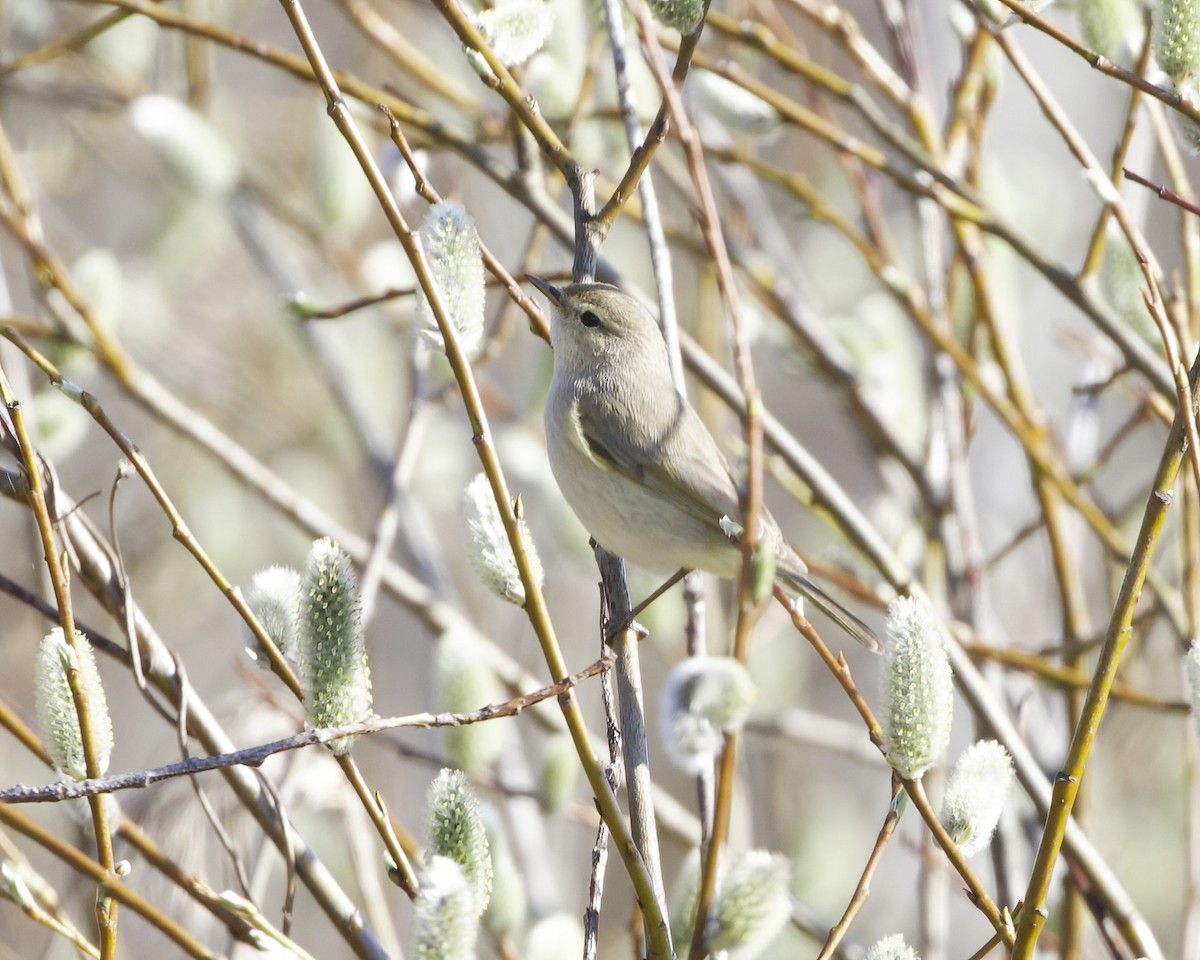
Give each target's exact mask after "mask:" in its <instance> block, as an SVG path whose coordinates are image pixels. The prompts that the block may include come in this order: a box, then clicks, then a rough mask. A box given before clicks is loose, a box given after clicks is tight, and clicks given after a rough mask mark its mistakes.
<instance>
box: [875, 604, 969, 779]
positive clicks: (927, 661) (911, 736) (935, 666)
mask: <svg viewBox="0 0 1200 960" xmlns="http://www.w3.org/2000/svg"><path fill="white" fill-rule="evenodd" d="M887 632H888V637H889V639H890V642H889V643H887V644H885V645H884V652H883V716H882V718H881V723H880V725H881V726H882V727H883V745H884V751H885V753H886V755H887V758H888V763H890V764H891V765H892V766H893V767H894V768H895V769H896V771H897V772H898V773H899V774H900V776H902V777H905V778H906V779H909V780H915V779H916V778H918V777H920V776H921V774H923V773H924V772H925V771H926V770H927V769H928V768H929V767H931V766H932V765H933V764H935V763H937V761H938V759H939V758H940V757H941V755H942V754H943V753H944V752H945V750H946V747H947V746H948V745H949V743H950V724H951V721H952V719H953V713H954V681H953V677H952V675H951V673H950V658H949V655H948V654H947V652H946V640H945V637H944V636H943V634H942V630H941V627H939V626H938V623H937V619H936V618H935V617H934V614H933V610H932V608H931V607H930V606H929V603H928V602H927V601H926V600H923V599H921V598H918V597H899V598H898V599H896V600H893V601H892V602H891V604H889V606H888V619H887Z"/></svg>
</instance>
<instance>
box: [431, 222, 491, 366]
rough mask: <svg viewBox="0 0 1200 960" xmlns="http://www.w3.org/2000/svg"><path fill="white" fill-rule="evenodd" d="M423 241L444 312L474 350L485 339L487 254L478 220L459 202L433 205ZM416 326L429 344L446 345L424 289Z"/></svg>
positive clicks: (467, 349)
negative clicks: (483, 252)
mask: <svg viewBox="0 0 1200 960" xmlns="http://www.w3.org/2000/svg"><path fill="white" fill-rule="evenodd" d="M420 235H421V243H422V244H423V245H424V248H425V258H426V261H427V262H428V264H429V272H430V274H431V275H432V278H433V282H434V283H435V284H436V285H437V289H438V293H439V295H440V297H441V301H442V305H443V306H444V307H445V308H446V316H447V318H448V319H449V320H450V322H451V323H452V324H453V325H454V329H455V331H456V332H457V334H458V339H459V344H460V345H461V346H462V348H463V350H464V351H465V352H467V353H472V352H473V351H474V350H475V349H476V347H478V346H479V342H480V340H481V339H482V338H483V304H484V285H483V257H482V256H481V255H480V253H479V234H478V233H476V231H475V221H474V220H472V219H471V215H470V214H468V213H467V211H466V209H465V208H464V207H463V206H462V205H461V204H458V203H454V202H452V201H450V200H443V201H442V202H441V203H435V204H434V205H433V206H432V207H430V208H429V212H428V213H427V214H425V222H424V223H422V224H421V233H420ZM416 325H417V329H418V330H419V331H420V332H421V336H422V338H423V339H424V340H425V342H427V343H429V344H430V345H431V346H434V347H436V348H437V349H439V350H440V349H443V348H444V344H443V342H442V332H441V329H440V328H439V327H438V325H437V320H436V319H435V318H434V315H433V307H431V306H430V304H429V299H428V298H427V297H426V296H425V293H424V291H420V292H419V293H418V296H417V316H416Z"/></svg>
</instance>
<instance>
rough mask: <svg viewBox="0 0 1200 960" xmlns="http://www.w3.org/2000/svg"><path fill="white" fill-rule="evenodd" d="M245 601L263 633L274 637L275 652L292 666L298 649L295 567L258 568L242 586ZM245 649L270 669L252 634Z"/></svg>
mask: <svg viewBox="0 0 1200 960" xmlns="http://www.w3.org/2000/svg"><path fill="white" fill-rule="evenodd" d="M246 605H247V606H249V607H250V609H251V610H252V611H253V612H254V616H255V617H256V618H257V619H258V622H259V623H260V624H262V628H263V629H264V630H265V631H266V632H267V636H269V637H270V638H271V639H272V640H274V641H275V646H277V647H278V648H279V652H280V653H282V654H283V655H284V657H285V658H287V660H289V661H290V662H291V664H292V666H293V667H296V666H297V654H298V651H299V649H300V640H299V637H300V573H299V571H297V570H293V569H292V568H291V567H280V566H275V567H267V568H266V569H264V570H259V571H258V573H256V574H255V575H254V576H253V577H252V578H251V580H250V586H249V588H248V589H247V590H246ZM246 653H247V654H248V655H249V656H250V658H251V659H252V660H253V661H254V662H255V663H256V664H257V665H258V666H260V667H262V668H264V669H268V670H269V669H270V667H271V661H270V660H268V659H267V656H266V653H265V652H264V651H263V650H262V648H261V646H260V645H259V643H258V641H257V640H255V639H254V637H253V635H251V638H250V644H249V645H248V646H247V647H246Z"/></svg>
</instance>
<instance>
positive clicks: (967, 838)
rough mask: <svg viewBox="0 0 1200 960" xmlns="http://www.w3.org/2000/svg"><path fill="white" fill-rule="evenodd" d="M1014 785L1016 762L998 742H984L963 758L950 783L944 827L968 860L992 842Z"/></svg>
mask: <svg viewBox="0 0 1200 960" xmlns="http://www.w3.org/2000/svg"><path fill="white" fill-rule="evenodd" d="M1012 782H1013V764H1012V758H1011V757H1009V755H1008V751H1007V750H1005V749H1004V747H1002V746H1000V744H999V743H997V742H996V741H995V740H980V741H979V742H978V743H975V744H972V745H971V746H970V747H968V748H967V749H966V750H965V751H964V752H963V755H962V756H961V757H959V759H958V763H956V764H955V765H954V771H953V772H952V773H951V774H950V779H949V781H948V782H947V783H946V795H945V797H943V799H942V825H943V826H944V827H945V828H946V832H947V833H949V834H950V839H951V840H953V841H954V843H955V844H956V845H957V846H958V848H959V850H961V851H962V854H963V856H964V857H972V856H974V855H975V854H976V853H978V852H979V851H980V850H982V849H983V848H984V847H986V846H987V845H988V841H990V840H991V839H992V833H993V832H994V831H995V829H996V824H997V823H999V822H1000V814H1001V813H1003V812H1004V804H1005V801H1006V800H1007V799H1008V792H1009V790H1010V789H1012Z"/></svg>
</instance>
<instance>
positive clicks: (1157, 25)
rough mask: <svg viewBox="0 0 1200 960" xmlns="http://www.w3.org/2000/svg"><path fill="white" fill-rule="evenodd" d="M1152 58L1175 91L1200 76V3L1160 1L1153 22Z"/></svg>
mask: <svg viewBox="0 0 1200 960" xmlns="http://www.w3.org/2000/svg"><path fill="white" fill-rule="evenodd" d="M1154 56H1155V58H1156V59H1157V61H1158V66H1159V68H1160V69H1161V70H1162V72H1163V73H1165V74H1166V75H1167V76H1168V77H1170V78H1171V82H1172V83H1174V84H1175V86H1176V88H1180V87H1181V86H1182V85H1183V83H1184V81H1186V80H1188V79H1189V78H1191V77H1193V76H1195V74H1196V73H1197V72H1200V0H1162V2H1161V3H1160V4H1159V7H1158V16H1157V17H1156V18H1155V21H1154Z"/></svg>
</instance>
